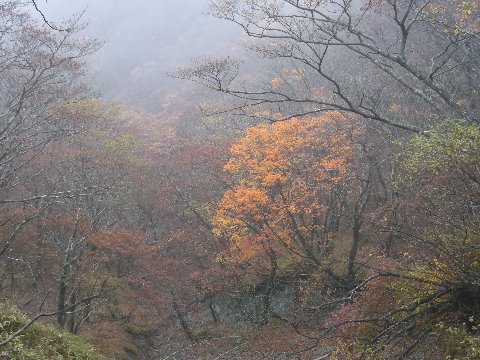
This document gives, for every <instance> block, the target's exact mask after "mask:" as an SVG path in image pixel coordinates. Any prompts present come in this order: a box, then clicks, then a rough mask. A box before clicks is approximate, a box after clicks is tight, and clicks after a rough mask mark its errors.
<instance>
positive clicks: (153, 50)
mask: <svg viewBox="0 0 480 360" xmlns="http://www.w3.org/2000/svg"><path fill="white" fill-rule="evenodd" d="M38 6H39V8H40V9H41V10H42V11H43V12H44V14H45V15H46V16H47V18H48V20H49V21H51V22H53V23H56V24H59V23H60V21H61V19H62V18H66V17H69V16H71V15H72V14H73V13H79V12H81V11H83V10H84V9H85V15H84V16H83V18H84V20H85V21H88V22H89V26H88V28H87V30H86V32H85V33H86V34H88V35H90V36H93V37H95V38H97V39H99V40H102V41H104V42H105V44H104V46H103V48H102V49H101V50H100V51H99V52H98V53H97V54H95V55H94V56H93V57H92V59H91V60H90V62H91V67H92V75H93V79H94V83H95V85H96V86H97V88H98V89H99V90H100V91H101V92H102V94H103V95H104V96H105V97H106V98H107V99H109V100H115V101H118V102H122V103H124V104H127V105H130V106H133V107H136V108H139V109H142V110H146V111H159V110H161V109H162V107H163V106H164V104H165V103H168V102H169V99H170V98H172V97H176V96H177V95H178V93H179V92H182V91H184V90H185V88H186V87H188V86H189V85H188V84H186V83H184V82H182V81H179V80H175V79H171V78H169V77H168V76H167V75H166V73H167V72H172V71H174V70H175V69H176V68H177V67H178V66H185V65H188V64H189V62H190V60H191V59H192V58H194V57H199V56H202V55H214V56H215V55H217V56H227V55H232V56H237V55H238V53H240V52H241V49H240V47H239V46H238V45H237V44H236V42H235V40H237V39H239V37H240V36H241V33H240V30H239V29H238V28H237V27H235V26H233V25H232V24H230V23H229V22H226V21H221V20H218V19H215V18H213V17H211V16H209V15H207V14H206V12H207V10H208V6H207V0H96V1H95V0H75V1H73V0H48V2H46V0H38Z"/></svg>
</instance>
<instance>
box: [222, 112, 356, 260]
mask: <svg viewBox="0 0 480 360" xmlns="http://www.w3.org/2000/svg"><path fill="white" fill-rule="evenodd" d="M359 132H360V128H359V126H358V125H357V124H356V122H355V120H354V119H351V118H347V117H345V116H343V115H342V114H341V113H339V112H330V113H328V114H324V115H322V116H319V117H307V118H304V119H301V120H300V119H292V120H289V121H285V122H278V123H274V124H264V125H260V126H258V127H255V128H250V129H248V131H247V135H246V136H245V137H244V138H243V139H241V140H240V141H238V142H237V143H236V144H234V145H233V147H232V149H231V158H230V161H229V162H228V163H227V164H226V165H225V167H224V169H225V171H226V172H227V173H229V174H230V175H231V176H232V180H233V187H232V190H230V191H227V192H226V193H225V194H224V196H223V198H222V200H221V201H220V203H219V207H218V210H217V211H216V214H215V217H214V220H213V222H214V225H215V232H216V234H217V235H219V236H220V237H222V238H224V239H228V243H229V249H228V250H227V251H226V252H225V254H224V256H223V258H224V259H227V260H228V261H234V262H235V261H246V260H249V259H252V258H253V257H255V255H256V254H258V253H259V252H260V251H261V249H266V250H268V249H270V248H271V247H273V248H275V249H276V250H278V251H280V249H283V250H285V249H287V250H291V251H293V252H296V253H303V252H305V247H306V246H309V247H311V248H312V249H313V248H316V247H317V248H318V246H320V245H324V244H325V242H326V241H327V238H328V236H327V234H326V231H325V229H324V226H325V217H326V213H327V210H328V206H329V205H328V201H329V200H328V199H329V197H330V194H331V193H332V191H334V190H335V189H337V188H338V187H339V186H341V185H342V184H344V183H345V182H346V180H347V179H348V178H350V177H351V176H352V174H353V172H354V168H355V158H356V153H357V151H356V150H357V147H356V145H355V143H354V139H355V137H358V135H359Z"/></svg>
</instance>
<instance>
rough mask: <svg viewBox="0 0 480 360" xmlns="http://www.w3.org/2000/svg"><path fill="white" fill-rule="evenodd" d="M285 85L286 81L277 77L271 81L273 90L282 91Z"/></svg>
mask: <svg viewBox="0 0 480 360" xmlns="http://www.w3.org/2000/svg"><path fill="white" fill-rule="evenodd" d="M284 83H285V80H283V79H282V78H281V77H279V76H277V77H275V78H273V79H272V80H271V81H270V86H271V87H272V89H273V90H279V89H281V87H282V86H283V84H284Z"/></svg>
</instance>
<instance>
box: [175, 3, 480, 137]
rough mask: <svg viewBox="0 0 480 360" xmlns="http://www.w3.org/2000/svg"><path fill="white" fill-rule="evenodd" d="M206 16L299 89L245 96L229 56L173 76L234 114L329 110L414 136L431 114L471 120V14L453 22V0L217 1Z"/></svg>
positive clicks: (474, 32)
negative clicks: (208, 92)
mask: <svg viewBox="0 0 480 360" xmlns="http://www.w3.org/2000/svg"><path fill="white" fill-rule="evenodd" d="M435 9H436V10H435ZM438 9H443V10H442V11H441V16H440V15H439V14H438ZM452 9H453V12H452V11H451V10H452ZM210 10H211V13H212V14H213V15H214V16H216V17H219V18H221V19H226V20H228V21H231V22H234V23H236V24H238V25H239V26H241V27H242V29H243V30H244V32H245V34H246V35H247V36H248V37H250V38H252V39H253V40H255V41H254V42H251V43H248V44H247V47H248V48H249V49H251V50H253V51H255V52H257V53H259V54H260V55H262V56H263V57H265V58H270V59H276V60H277V61H282V62H283V63H286V64H288V66H294V67H297V68H300V69H302V72H304V74H303V75H302V85H303V89H302V91H298V89H294V90H295V91H292V88H291V86H283V87H281V86H278V84H272V83H269V84H267V86H264V87H263V88H261V89H258V90H250V89H249V88H248V87H246V86H245V85H243V84H242V83H241V82H240V81H238V79H237V74H238V72H239V67H240V63H239V62H237V61H235V60H233V59H230V58H227V59H207V60H206V61H200V62H198V63H196V64H194V65H193V66H191V67H189V68H184V69H180V70H179V72H178V74H177V76H178V77H180V78H186V79H190V80H193V81H195V82H198V83H201V84H203V85H205V86H207V87H209V88H211V89H214V90H217V91H220V92H223V93H227V94H230V95H233V96H234V97H236V98H238V99H239V105H238V106H237V107H235V109H234V110H236V112H240V113H243V114H246V115H250V116H256V117H258V114H257V112H258V108H259V107H265V106H267V105H268V106H270V109H272V113H278V112H280V113H282V114H283V117H282V118H280V119H279V118H278V117H276V118H274V117H268V116H264V118H265V119H266V120H270V121H278V120H283V119H289V118H291V117H301V116H304V115H309V114H315V113H319V112H323V111H328V110H332V109H336V110H341V111H345V112H351V113H355V114H356V115H360V116H361V117H363V118H365V119H371V120H374V121H377V122H381V123H384V124H388V125H392V126H395V127H398V128H401V129H405V130H409V131H414V132H422V131H423V130H422V129H423V125H424V124H425V123H426V122H429V121H431V119H433V118H435V117H438V116H442V117H443V116H448V117H453V118H462V119H465V120H467V121H469V122H477V121H478V117H477V114H476V105H475V104H476V101H477V100H478V99H477V95H475V93H474V92H473V90H472V89H474V87H475V86H478V82H479V71H480V67H479V61H478V53H479V52H478V50H479V36H478V29H477V28H476V27H475V26H474V25H472V24H471V21H474V20H473V19H474V18H473V17H471V19H466V20H465V21H463V22H462V21H460V20H459V18H461V16H462V13H461V12H462V10H461V9H460V3H459V2H457V1H445V0H439V1H431V0H401V1H398V0H388V1H383V2H372V1H351V0H342V1H326V2H325V1H310V0H262V1H249V0H234V1H231V0H218V1H212V2H211V4H210ZM434 10H435V11H434ZM283 83H284V84H285V82H284V81H283ZM286 85H288V84H286ZM472 85H473V86H472ZM313 88H320V89H322V91H321V93H320V94H319V93H318V92H317V93H315V92H313V91H311V90H312V89H313ZM414 104H415V106H413V105H414ZM407 105H408V106H409V107H411V108H415V109H416V110H414V111H411V112H410V113H409V116H408V118H406V117H405V112H400V111H398V107H399V106H403V107H407Z"/></svg>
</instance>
